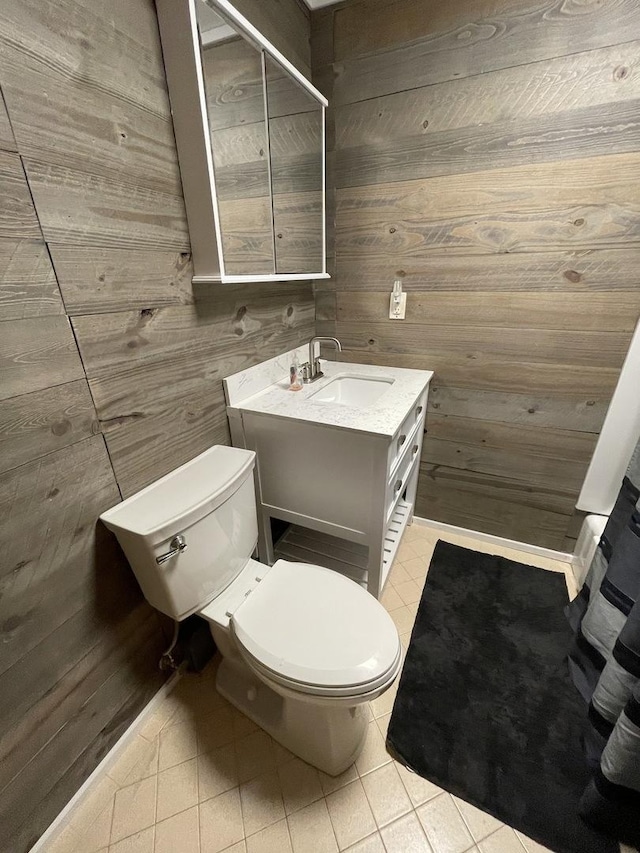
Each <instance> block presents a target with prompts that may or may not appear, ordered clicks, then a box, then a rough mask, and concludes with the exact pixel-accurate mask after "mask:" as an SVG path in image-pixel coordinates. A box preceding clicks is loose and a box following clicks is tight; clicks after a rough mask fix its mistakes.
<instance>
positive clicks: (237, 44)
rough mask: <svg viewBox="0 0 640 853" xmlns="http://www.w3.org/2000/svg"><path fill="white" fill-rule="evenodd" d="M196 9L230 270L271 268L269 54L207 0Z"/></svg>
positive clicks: (224, 247)
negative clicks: (266, 65) (266, 84)
mask: <svg viewBox="0 0 640 853" xmlns="http://www.w3.org/2000/svg"><path fill="white" fill-rule="evenodd" d="M196 10H197V16H198V28H199V31H200V44H201V49H202V70H203V78H204V88H205V98H206V105H207V119H208V125H209V132H210V137H211V152H212V155H213V168H214V173H215V186H216V195H217V202H218V214H219V217H220V232H221V238H222V252H223V256H224V267H225V271H226V272H227V273H229V274H230V275H242V274H271V273H273V272H275V261H274V249H273V223H272V210H271V183H270V178H269V136H268V129H267V121H266V119H267V116H266V110H265V100H264V91H265V87H264V68H263V66H264V55H263V53H262V51H260V50H258V49H257V48H256V47H254V45H253V44H251V43H250V42H249V41H247V40H246V39H245V38H243V37H242V35H241V34H240V33H238V32H237V31H236V30H235V28H234V27H233V26H231V25H229V24H228V23H226V22H225V21H224V20H223V19H222V18H221V17H220V15H219V14H217V13H216V12H214V11H213V10H212V9H211V7H210V6H208V5H207V4H206V3H205V2H204V0H197V3H196Z"/></svg>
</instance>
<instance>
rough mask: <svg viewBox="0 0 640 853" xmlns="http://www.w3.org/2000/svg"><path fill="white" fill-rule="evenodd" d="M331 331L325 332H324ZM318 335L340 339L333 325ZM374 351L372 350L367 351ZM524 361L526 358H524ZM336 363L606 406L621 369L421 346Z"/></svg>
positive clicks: (361, 353) (345, 356)
mask: <svg viewBox="0 0 640 853" xmlns="http://www.w3.org/2000/svg"><path fill="white" fill-rule="evenodd" d="M329 326H330V328H329ZM318 328H319V329H321V333H322V334H329V333H330V334H336V333H337V335H338V337H339V338H340V339H342V337H343V333H342V328H341V326H338V327H337V328H336V324H335V323H332V324H322V323H320V324H318ZM371 349H372V350H373V346H372V348H371ZM523 357H524V358H525V359H526V358H529V356H528V353H524V354H523ZM340 360H341V361H346V362H355V363H358V362H360V363H363V364H378V365H381V366H384V365H385V364H388V365H390V366H393V367H409V368H413V369H415V370H434V371H435V374H436V376H435V379H436V382H437V383H441V384H443V385H447V386H451V387H454V388H464V389H477V390H490V391H499V392H504V393H514V394H522V393H523V392H526V393H529V394H535V395H537V396H543V397H547V396H553V395H556V394H557V395H558V396H561V395H564V396H566V397H568V398H570V399H573V398H575V397H576V396H577V397H584V398H585V399H587V400H596V401H603V402H604V403H605V405H607V404H608V403H609V400H610V399H611V395H612V394H613V391H614V389H615V387H616V383H617V381H618V376H619V375H620V368H619V366H618V367H587V366H584V365H582V366H581V367H580V368H579V369H578V368H576V367H574V366H572V365H571V364H566V363H562V364H558V363H554V362H551V361H549V362H540V361H537V362H536V361H526V360H523V361H519V360H518V359H517V358H515V357H514V356H513V355H507V354H503V355H499V354H496V353H491V352H489V353H484V352H482V353H475V354H474V353H469V354H466V353H465V352H463V351H460V350H456V349H455V345H454V346H453V347H447V348H444V349H432V348H431V347H430V346H429V345H427V346H425V347H424V348H422V349H421V350H420V352H415V353H407V352H394V351H391V350H385V351H377V350H376V351H369V350H366V349H357V350H353V351H350V350H345V349H343V351H342V354H341V356H340Z"/></svg>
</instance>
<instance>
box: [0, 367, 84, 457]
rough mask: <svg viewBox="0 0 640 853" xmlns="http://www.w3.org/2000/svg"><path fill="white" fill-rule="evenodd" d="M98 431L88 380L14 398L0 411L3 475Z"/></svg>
mask: <svg viewBox="0 0 640 853" xmlns="http://www.w3.org/2000/svg"><path fill="white" fill-rule="evenodd" d="M98 429H99V427H98V420H97V417H96V410H95V408H94V406H93V400H92V399H91V394H90V393H89V386H88V385H87V382H86V380H85V379H78V380H77V381H75V382H69V383H68V384H66V385H59V386H56V387H55V388H45V389H44V390H43V391H34V392H32V393H31V394H23V395H22V396H20V397H12V398H11V399H9V400H5V401H4V402H3V404H2V407H0V471H6V470H9V469H10V468H17V467H18V466H19V465H24V464H26V463H27V462H31V461H32V460H34V459H38V458H39V457H40V456H44V455H45V454H47V453H53V452H54V451H56V450H60V449H62V448H63V447H67V446H68V445H70V444H75V443H76V442H77V441H82V439H85V438H88V437H89V436H91V435H92V434H93V433H96V432H98Z"/></svg>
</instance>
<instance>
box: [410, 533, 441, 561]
mask: <svg viewBox="0 0 640 853" xmlns="http://www.w3.org/2000/svg"><path fill="white" fill-rule="evenodd" d="M434 533H435V535H434V534H432V535H431V536H427V535H424V534H423V535H421V536H417V537H416V538H415V539H414V540H413V542H412V543H411V548H412V549H413V550H414V551H415V552H416V554H417V555H418V557H422V559H423V560H426V561H427V563H428V562H429V560H430V559H431V555H432V554H433V549H434V548H435V546H436V543H437V541H438V538H439V534H438V533H437V532H434Z"/></svg>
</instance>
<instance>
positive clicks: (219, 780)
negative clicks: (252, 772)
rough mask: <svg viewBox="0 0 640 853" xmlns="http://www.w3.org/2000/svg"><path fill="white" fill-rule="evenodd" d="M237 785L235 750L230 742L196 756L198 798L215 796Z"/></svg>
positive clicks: (207, 798)
mask: <svg viewBox="0 0 640 853" xmlns="http://www.w3.org/2000/svg"><path fill="white" fill-rule="evenodd" d="M237 785H238V771H237V768H236V750H235V746H234V745H233V744H232V743H230V744H228V745H227V746H221V747H220V748H219V749H212V750H211V751H210V752H204V753H201V754H200V755H199V756H198V800H199V801H200V802H203V801H204V800H209V799H211V797H217V796H218V794H222V793H224V792H225V791H229V790H230V789H231V788H235V787H236V786H237Z"/></svg>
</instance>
